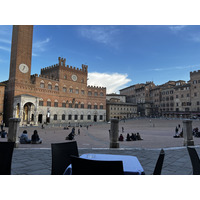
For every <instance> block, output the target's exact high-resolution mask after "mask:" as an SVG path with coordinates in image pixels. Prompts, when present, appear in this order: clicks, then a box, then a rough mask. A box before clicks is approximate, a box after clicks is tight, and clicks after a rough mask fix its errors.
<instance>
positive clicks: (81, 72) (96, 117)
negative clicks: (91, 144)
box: [4, 26, 106, 125]
mask: <svg viewBox="0 0 200 200" xmlns="http://www.w3.org/2000/svg"><path fill="white" fill-rule="evenodd" d="M32 39H33V26H13V35H12V48H11V61H10V74H9V80H8V81H7V82H6V89H5V103H6V107H5V108H6V110H5V111H6V112H5V113H6V115H5V116H4V118H5V122H6V123H8V120H9V118H12V117H16V118H20V119H21V122H20V124H21V125H25V124H34V125H37V124H38V123H45V122H49V123H69V122H70V123H71V122H78V123H81V122H93V121H95V122H98V121H104V120H105V118H106V88H104V87H93V86H88V85H87V78H88V66H87V65H82V67H81V68H80V69H79V68H75V67H72V66H68V65H66V59H64V58H60V57H59V58H58V63H57V64H55V65H53V66H50V67H46V68H43V69H41V73H40V75H38V74H34V75H31V59H32Z"/></svg>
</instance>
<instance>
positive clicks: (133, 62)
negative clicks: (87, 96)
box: [0, 25, 200, 93]
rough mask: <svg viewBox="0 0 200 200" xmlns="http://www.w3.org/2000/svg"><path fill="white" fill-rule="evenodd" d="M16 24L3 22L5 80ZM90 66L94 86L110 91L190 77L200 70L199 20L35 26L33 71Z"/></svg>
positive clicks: (0, 62) (0, 52)
mask: <svg viewBox="0 0 200 200" xmlns="http://www.w3.org/2000/svg"><path fill="white" fill-rule="evenodd" d="M11 38H12V26H10V25H9V26H6V25H1V26H0V66H1V73H0V81H4V80H7V79H8V76H9V66H10V50H11ZM59 56H60V57H63V58H66V64H68V65H71V66H73V67H78V68H80V67H81V64H87V65H88V66H89V81H88V84H89V85H100V86H105V87H107V92H108V93H111V92H116V93H118V91H119V89H122V88H124V87H127V86H130V85H133V84H137V83H142V82H146V81H154V83H155V84H156V85H158V84H163V83H165V82H167V81H168V80H185V81H188V80H189V72H190V71H195V70H200V26H198V25H194V26H192V25H188V26H186V25H82V26H81V25H45V26H44V25H35V26H34V33H33V54H32V70H31V74H35V73H37V74H40V69H41V68H44V67H48V66H51V65H53V64H56V63H58V57H59Z"/></svg>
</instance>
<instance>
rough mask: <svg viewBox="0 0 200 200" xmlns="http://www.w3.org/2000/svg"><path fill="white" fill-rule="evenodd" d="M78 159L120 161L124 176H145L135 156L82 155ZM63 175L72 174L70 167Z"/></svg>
mask: <svg viewBox="0 0 200 200" xmlns="http://www.w3.org/2000/svg"><path fill="white" fill-rule="evenodd" d="M80 158H85V159H91V160H102V161H107V160H108V161H122V162H123V168H124V174H127V175H131V174H135V175H137V174H138V175H139V174H145V173H144V170H143V168H142V166H141V164H140V162H139V160H138V159H137V157H136V156H128V155H112V154H88V153H87V154H83V155H81V156H80ZM64 174H65V175H70V174H72V166H71V165H69V166H68V167H67V169H66V170H65V172H64Z"/></svg>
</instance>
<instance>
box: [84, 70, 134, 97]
mask: <svg viewBox="0 0 200 200" xmlns="http://www.w3.org/2000/svg"><path fill="white" fill-rule="evenodd" d="M127 77H128V75H127V74H118V73H113V74H109V73H98V72H92V73H89V74H88V78H89V80H88V85H92V86H101V87H106V93H107V94H110V93H118V91H119V90H120V89H121V88H123V87H125V85H126V84H127V83H128V82H130V81H131V79H128V78H127Z"/></svg>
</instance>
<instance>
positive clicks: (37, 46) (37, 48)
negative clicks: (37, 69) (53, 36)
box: [33, 38, 50, 56]
mask: <svg viewBox="0 0 200 200" xmlns="http://www.w3.org/2000/svg"><path fill="white" fill-rule="evenodd" d="M49 42H50V38H46V39H45V40H41V41H37V42H34V43H33V52H34V53H33V56H36V55H37V53H35V52H44V51H45V50H46V47H47V44H48V43H49Z"/></svg>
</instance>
